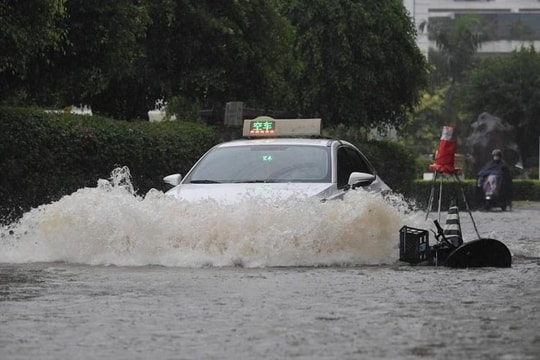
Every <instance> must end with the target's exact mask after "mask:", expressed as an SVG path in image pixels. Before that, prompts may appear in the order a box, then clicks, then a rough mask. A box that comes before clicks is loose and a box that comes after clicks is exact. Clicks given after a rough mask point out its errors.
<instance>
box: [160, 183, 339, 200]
mask: <svg viewBox="0 0 540 360" xmlns="http://www.w3.org/2000/svg"><path fill="white" fill-rule="evenodd" d="M331 188H332V184H328V183H253V184H251V183H248V184H246V183H242V184H180V185H178V186H175V187H174V188H172V189H170V190H169V191H167V192H166V194H167V195H169V196H172V197H175V198H177V199H179V200H185V201H189V202H198V201H204V200H213V201H216V202H218V203H227V204H230V203H235V202H239V201H241V200H242V199H245V198H254V197H255V198H263V199H273V200H288V199H291V198H297V199H302V198H307V197H321V198H324V197H326V196H328V195H329V194H330V189H331Z"/></svg>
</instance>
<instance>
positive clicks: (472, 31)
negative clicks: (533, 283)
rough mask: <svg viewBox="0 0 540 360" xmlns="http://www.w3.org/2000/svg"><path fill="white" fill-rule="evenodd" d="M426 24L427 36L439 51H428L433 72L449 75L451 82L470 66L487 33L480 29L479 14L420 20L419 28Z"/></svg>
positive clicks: (461, 75) (460, 78)
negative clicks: (450, 18) (448, 18)
mask: <svg viewBox="0 0 540 360" xmlns="http://www.w3.org/2000/svg"><path fill="white" fill-rule="evenodd" d="M426 26H427V30H428V33H429V38H431V39H433V40H434V41H435V44H436V46H437V49H438V50H439V51H440V54H437V53H435V52H431V53H430V59H431V58H434V60H435V61H433V63H434V64H435V65H436V69H437V73H438V74H439V75H442V79H443V81H444V79H445V78H449V79H450V81H451V83H452V84H454V83H455V82H456V81H461V80H462V79H463V76H464V74H465V73H466V72H467V71H468V70H470V69H471V67H472V65H473V60H474V55H475V54H476V52H477V51H478V49H479V48H480V46H481V45H482V43H483V42H485V41H486V40H487V36H486V34H485V33H484V32H482V31H481V30H480V29H481V23H480V18H478V17H477V16H474V15H462V16H458V17H457V18H456V19H455V20H453V21H451V20H448V21H438V22H433V23H425V22H424V23H422V24H421V25H420V30H421V31H423V30H424V29H425V28H426Z"/></svg>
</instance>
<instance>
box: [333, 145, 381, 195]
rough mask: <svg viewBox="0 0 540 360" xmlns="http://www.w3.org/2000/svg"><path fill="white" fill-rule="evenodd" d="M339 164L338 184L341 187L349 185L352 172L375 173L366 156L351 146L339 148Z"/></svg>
mask: <svg viewBox="0 0 540 360" xmlns="http://www.w3.org/2000/svg"><path fill="white" fill-rule="evenodd" d="M337 164H338V169H337V175H338V179H337V181H338V183H337V186H338V188H339V189H341V188H343V187H345V186H346V185H347V183H348V182H349V176H350V175H351V173H352V172H363V173H368V174H372V173H373V171H372V170H371V168H370V167H369V166H368V164H367V163H366V161H365V160H364V158H363V157H362V156H361V155H360V154H359V153H358V152H357V151H356V150H354V149H352V148H350V147H345V146H342V147H340V148H339V149H338V151H337Z"/></svg>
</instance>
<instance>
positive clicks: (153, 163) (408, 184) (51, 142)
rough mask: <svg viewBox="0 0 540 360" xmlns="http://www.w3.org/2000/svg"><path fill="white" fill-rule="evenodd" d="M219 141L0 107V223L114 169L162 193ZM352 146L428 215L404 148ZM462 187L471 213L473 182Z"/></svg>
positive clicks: (530, 194) (203, 132) (195, 127)
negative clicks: (167, 180) (170, 179)
mask: <svg viewBox="0 0 540 360" xmlns="http://www.w3.org/2000/svg"><path fill="white" fill-rule="evenodd" d="M220 140H221V139H220V135H219V131H217V130H216V129H214V128H212V127H209V126H206V125H204V124H199V123H193V122H182V121H174V122H161V123H149V122H141V121H139V122H126V121H117V120H111V119H107V118H102V117H98V116H92V117H88V116H77V115H66V114H49V113H45V112H44V111H43V110H40V109H20V108H9V107H0V174H1V175H2V176H1V177H0V223H8V222H11V221H12V220H14V219H16V218H17V217H19V216H20V215H22V213H24V212H25V211H28V210H29V209H30V208H32V207H36V206H38V205H41V204H45V203H49V202H51V201H55V200H58V199H59V198H60V197H62V196H64V195H67V194H71V193H72V192H74V191H76V190H77V189H79V188H81V187H95V186H96V184H97V180H98V179H100V178H109V176H110V173H111V171H112V170H113V169H114V168H116V167H119V166H127V167H129V169H130V171H131V175H132V177H133V185H134V187H135V189H137V190H138V193H139V194H141V195H144V194H146V192H147V191H148V190H149V189H151V188H156V189H159V190H164V184H163V182H162V178H163V176H164V175H167V174H170V173H175V172H180V173H181V174H186V173H187V171H188V170H189V169H190V168H191V166H192V165H193V164H194V163H195V162H196V161H197V159H198V158H199V157H200V156H201V155H202V154H203V153H204V152H205V151H206V150H208V149H209V148H210V147H211V146H213V145H215V144H216V143H218V142H219V141H220ZM356 145H357V146H358V147H359V148H360V149H361V150H362V151H363V152H364V153H365V154H366V156H367V157H368V158H369V159H370V161H371V162H372V163H373V165H374V166H375V167H376V168H377V170H378V172H379V174H380V175H381V177H382V178H383V179H384V181H385V182H386V183H387V184H388V185H389V186H390V187H391V188H392V189H393V190H394V191H396V192H399V193H402V194H404V196H405V197H406V198H409V199H411V200H413V201H416V202H417V203H418V205H419V206H424V207H425V205H426V204H427V200H428V198H429V192H430V189H431V185H432V182H431V181H419V180H416V181H415V180H414V174H415V159H414V158H413V157H412V156H411V155H410V154H409V153H408V152H407V150H406V149H405V148H404V147H402V146H400V145H398V144H396V143H393V142H385V141H382V142H381V141H369V142H364V143H357V144H356ZM463 184H464V188H465V191H466V193H467V199H468V201H469V203H470V205H471V207H475V206H476V204H475V199H474V198H475V196H474V191H475V189H474V181H469V180H466V181H464V182H463ZM458 191H459V187H458V184H457V183H455V182H450V181H448V182H447V183H446V182H445V187H444V192H443V197H444V198H445V200H444V201H445V205H444V206H447V202H448V200H447V199H448V198H449V197H451V194H455V193H458ZM514 193H515V197H514V198H515V199H516V200H531V201H540V184H539V182H538V181H533V180H531V181H524V180H523V181H516V182H515V186H514ZM458 194H459V193H458ZM460 199H461V197H460Z"/></svg>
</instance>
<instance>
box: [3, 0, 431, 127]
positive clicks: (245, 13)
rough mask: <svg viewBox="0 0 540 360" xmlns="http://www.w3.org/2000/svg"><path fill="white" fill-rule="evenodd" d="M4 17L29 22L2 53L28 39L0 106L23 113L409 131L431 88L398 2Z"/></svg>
mask: <svg viewBox="0 0 540 360" xmlns="http://www.w3.org/2000/svg"><path fill="white" fill-rule="evenodd" d="M6 4H9V5H6ZM13 4H15V5H13ZM22 4H34V5H41V7H39V6H36V9H39V11H41V13H40V14H37V13H36V11H34V10H31V9H30V8H29V7H28V8H27V7H25V6H24V5H22ZM16 7H19V8H17V9H15V8H16ZM11 8H13V9H11ZM0 10H1V11H2V12H1V13H0V16H1V19H2V20H3V19H7V18H8V17H9V16H8V15H7V14H8V12H9V13H10V14H11V13H14V12H13V10H17V11H16V13H17V14H18V15H19V18H18V20H17V21H15V20H14V21H12V22H11V23H9V24H10V26H11V25H12V26H11V27H10V28H9V29H8V30H9V31H7V32H6V34H7V35H6V36H4V32H3V33H2V38H1V39H2V40H1V41H2V43H1V45H3V46H4V47H5V48H7V47H8V45H9V43H8V40H9V39H23V40H24V41H23V40H20V41H19V42H18V43H17V45H18V46H17V47H16V49H17V50H18V53H17V54H14V55H6V54H5V53H0V65H1V66H0V80H2V83H4V80H6V79H8V78H9V77H10V76H11V78H10V79H12V80H13V81H11V83H10V84H9V86H6V88H5V89H4V90H6V91H5V92H3V93H0V102H6V99H7V96H6V94H7V93H8V91H7V90H9V92H10V93H12V94H13V93H18V94H22V95H20V96H19V102H18V105H23V104H28V103H31V104H36V105H40V106H55V107H64V106H68V105H71V104H80V103H86V104H89V105H91V106H92V109H93V111H94V113H98V114H103V115H108V116H114V117H116V118H120V119H133V118H141V117H146V111H148V110H149V109H151V108H152V107H153V104H154V102H155V100H156V99H160V98H164V99H165V100H168V99H173V98H177V99H182V101H186V102H192V103H193V104H200V106H203V107H205V108H207V109H208V108H221V109H222V108H223V107H224V104H225V103H226V102H228V101H244V102H246V103H247V104H248V106H251V107H258V108H264V109H274V110H287V111H288V112H290V113H298V114H301V115H305V116H322V117H323V118H324V119H325V124H328V125H332V124H337V123H345V124H354V125H356V126H368V125H380V124H384V123H386V124H396V125H399V124H400V123H401V122H403V119H404V118H405V117H404V115H405V114H406V113H407V111H409V110H410V109H411V108H412V107H413V106H414V105H415V104H416V102H417V101H418V93H419V89H421V88H422V87H423V86H424V84H425V80H426V73H425V70H426V69H425V67H426V63H425V59H424V57H423V56H422V55H421V53H420V51H419V50H418V48H417V46H416V44H415V29H414V26H413V24H412V20H411V19H410V18H409V17H408V15H407V14H406V12H405V8H404V7H403V5H402V3H401V1H399V0H389V1H383V2H381V1H370V0H338V1H335V0H316V1H313V0H310V1H308V0H294V1H284V0H205V1H199V0H117V1H108V0H28V1H27V2H2V5H0ZM53 10H54V11H53ZM10 19H11V18H10ZM34 25H36V26H34ZM32 33H36V34H37V38H36V41H35V42H32V41H31V40H32V39H31V34H32ZM15 60H16V61H15ZM16 65H17V66H16ZM17 89H18V90H20V91H16V90H17Z"/></svg>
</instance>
